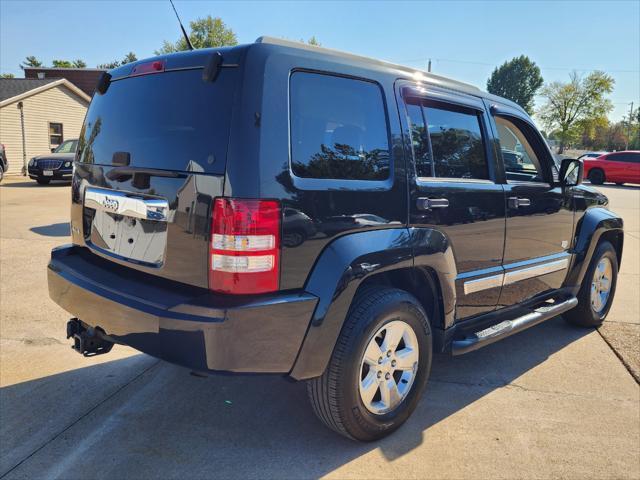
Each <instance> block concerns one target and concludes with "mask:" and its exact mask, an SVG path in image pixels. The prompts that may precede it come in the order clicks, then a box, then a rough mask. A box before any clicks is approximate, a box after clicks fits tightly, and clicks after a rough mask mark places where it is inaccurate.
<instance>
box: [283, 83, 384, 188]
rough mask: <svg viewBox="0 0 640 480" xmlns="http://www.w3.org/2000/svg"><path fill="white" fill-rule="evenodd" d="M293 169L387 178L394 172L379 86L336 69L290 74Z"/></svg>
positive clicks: (302, 172)
mask: <svg viewBox="0 0 640 480" xmlns="http://www.w3.org/2000/svg"><path fill="white" fill-rule="evenodd" d="M290 95H291V169H292V171H293V173H294V174H295V175H296V176H298V177H304V178H324V179H341V180H385V179H387V178H388V177H389V172H390V167H389V163H390V160H389V158H390V155H389V152H390V147H389V135H388V129H387V118H386V111H385V107H384V101H383V96H382V91H381V89H380V86H379V85H377V84H376V83H373V82H368V81H364V80H357V79H353V78H345V77H337V76H332V75H325V74H318V73H308V72H295V73H294V74H293V75H292V76H291V85H290Z"/></svg>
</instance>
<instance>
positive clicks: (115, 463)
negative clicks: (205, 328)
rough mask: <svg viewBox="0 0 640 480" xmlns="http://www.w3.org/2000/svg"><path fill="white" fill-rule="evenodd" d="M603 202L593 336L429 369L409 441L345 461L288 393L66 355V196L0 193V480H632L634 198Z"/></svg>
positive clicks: (636, 455) (153, 364) (295, 391)
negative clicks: (606, 232)
mask: <svg viewBox="0 0 640 480" xmlns="http://www.w3.org/2000/svg"><path fill="white" fill-rule="evenodd" d="M601 190H602V191H603V192H604V193H605V194H607V195H608V196H609V197H610V199H611V208H612V210H615V211H617V212H618V213H620V214H621V215H622V216H623V217H624V220H625V224H626V233H625V248H624V257H623V265H622V269H621V271H620V277H619V281H618V291H617V295H616V300H615V303H614V306H613V309H612V311H611V313H610V315H609V318H608V320H607V322H606V324H605V325H604V326H603V327H602V328H601V329H600V331H595V330H581V329H577V328H574V327H571V326H569V325H567V324H565V323H564V321H563V320H562V319H561V318H555V319H553V320H550V321H548V322H546V323H543V324H541V325H538V326H536V327H534V328H532V329H530V330H527V331H525V332H523V333H521V334H518V335H516V336H514V337H511V338H508V339H506V340H504V341H502V342H498V343H496V344H493V345H491V346H489V347H486V348H485V349H482V350H479V351H477V352H474V353H471V354H468V355H465V356H462V357H456V358H453V357H447V356H442V357H437V358H436V360H435V363H434V366H433V373H432V377H431V380H430V382H429V385H428V387H427V392H426V395H425V397H424V399H423V400H422V401H421V403H420V405H419V407H418V409H417V410H416V412H415V413H414V415H413V416H412V418H411V419H410V420H409V421H408V422H407V424H406V425H405V426H403V427H402V428H401V429H400V430H399V431H397V432H396V433H395V434H394V435H392V436H391V437H389V438H387V439H384V440H383V441H380V442H377V443H372V444H357V443H354V442H351V441H348V440H345V439H343V438H341V437H338V436H336V435H335V434H333V433H332V432H330V431H328V430H326V429H325V428H324V427H323V426H322V425H321V424H320V422H319V421H318V420H316V418H315V416H314V415H313V412H312V411H311V408H310V406H309V404H308V402H307V398H306V391H305V386H304V385H303V384H300V383H291V382H288V381H286V380H284V379H282V378H280V377H275V376H224V375H214V376H208V377H201V376H195V375H192V374H190V372H189V371H188V370H185V369H182V368H179V367H176V366H173V365H170V364H167V363H164V362H160V361H158V360H156V359H154V358H152V357H149V356H146V355H143V354H139V353H137V352H135V351H134V350H131V349H129V348H127V347H122V346H116V347H114V349H113V350H112V352H111V353H110V354H108V355H104V356H99V357H94V358H90V359H87V358H83V357H81V356H80V355H77V354H76V353H74V352H72V350H71V349H70V347H69V345H70V344H69V342H68V341H67V340H66V339H65V324H66V321H67V320H68V315H67V313H66V312H64V311H63V310H61V309H60V308H59V307H58V306H57V305H55V304H54V303H53V302H51V301H50V300H49V297H48V294H47V287H46V264H47V262H48V257H49V251H50V249H51V248H52V247H53V246H56V245H59V244H62V243H65V242H67V241H68V240H69V238H68V235H69V227H68V223H67V222H68V211H69V197H70V192H69V187H68V185H51V186H48V187H39V186H37V185H36V184H35V182H29V181H26V180H24V179H22V178H13V179H5V181H4V182H3V183H2V184H1V185H0V218H1V224H0V237H1V238H0V312H1V323H0V478H47V479H49V478H65V479H72V478H82V479H86V478H147V477H155V478H202V477H217V478H256V479H257V478H278V479H288V478H296V479H297V478H317V477H322V476H326V477H329V478H403V479H405V478H456V479H459V478H474V479H475V478H550V477H555V478H557V477H562V478H586V477H588V478H640V387H639V385H638V383H637V381H636V379H634V376H633V374H632V373H635V375H636V376H637V375H638V372H639V371H640V367H639V360H638V357H639V355H640V352H639V349H640V346H639V345H640V340H639V338H640V336H639V329H640V187H633V186H630V187H615V186H605V187H602V188H601ZM636 378H639V379H640V377H636Z"/></svg>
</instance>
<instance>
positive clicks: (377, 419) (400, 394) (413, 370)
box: [307, 287, 433, 441]
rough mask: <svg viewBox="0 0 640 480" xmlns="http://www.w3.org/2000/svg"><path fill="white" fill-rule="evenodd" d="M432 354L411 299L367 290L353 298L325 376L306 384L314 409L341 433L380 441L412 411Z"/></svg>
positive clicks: (395, 291) (425, 324)
mask: <svg viewBox="0 0 640 480" xmlns="http://www.w3.org/2000/svg"><path fill="white" fill-rule="evenodd" d="M432 355H433V346H432V337H431V327H430V325H429V321H428V318H427V315H426V313H425V311H424V309H423V308H422V306H421V305H420V303H419V302H418V301H417V300H416V299H415V297H413V296H412V295H410V294H409V293H407V292H405V291H402V290H398V289H394V288H385V287H371V288H367V289H365V290H364V291H362V292H359V294H358V295H357V296H356V298H355V299H354V302H353V304H352V306H351V308H350V310H349V314H348V316H347V319H346V321H345V324H344V326H343V328H342V332H341V333H340V337H339V338H338V341H337V343H336V346H335V349H334V352H333V355H332V357H331V359H330V361H329V365H328V366H327V368H326V370H325V372H324V374H323V375H322V376H321V377H318V378H314V379H312V380H310V381H309V382H308V383H307V391H308V393H309V398H310V400H311V404H312V406H313V409H314V411H315V413H316V415H317V416H318V417H319V418H320V420H322V421H323V422H324V424H325V425H326V426H327V427H329V428H331V429H333V430H335V431H336V432H338V433H340V434H341V435H344V436H346V437H349V438H352V439H354V440H360V441H372V440H377V439H379V438H382V437H384V436H386V435H388V434H390V433H391V432H393V431H394V430H396V429H397V428H398V427H400V426H401V425H402V424H403V423H404V422H405V421H406V420H407V418H409V416H410V415H411V413H412V412H413V410H414V409H415V408H416V405H417V404H418V401H419V400H420V397H421V395H422V391H423V390H424V387H425V385H426V383H427V379H428V378H429V373H430V370H431V359H432Z"/></svg>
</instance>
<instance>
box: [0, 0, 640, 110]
mask: <svg viewBox="0 0 640 480" xmlns="http://www.w3.org/2000/svg"><path fill="white" fill-rule="evenodd" d="M175 4H176V8H177V9H178V12H179V13H180V15H181V17H182V20H183V21H184V22H185V24H187V23H188V22H189V20H192V19H194V18H196V17H201V16H205V15H208V14H211V15H212V16H219V17H221V18H222V19H223V20H224V21H225V22H226V23H227V25H228V26H230V27H231V28H232V29H233V30H234V31H235V32H236V34H237V36H238V40H239V41H240V42H241V43H246V42H252V41H253V40H255V39H256V38H257V37H259V36H260V35H272V36H278V37H286V38H290V39H295V40H298V39H301V38H304V39H307V38H309V37H311V36H312V35H315V36H316V38H318V40H320V42H321V43H322V45H323V46H326V47H329V48H335V49H339V50H345V51H350V52H353V53H358V54H362V55H367V56H372V57H376V58H381V59H384V60H389V61H393V62H397V63H403V64H406V65H410V66H413V67H421V68H425V69H426V64H427V61H428V58H431V59H432V70H433V71H434V73H438V74H441V75H445V76H449V77H452V78H455V79H457V80H462V81H466V82H469V83H472V84H474V85H477V86H479V87H481V88H482V89H484V88H485V87H486V80H487V78H488V76H489V74H490V73H491V71H492V69H493V68H494V66H496V65H498V64H501V63H502V62H504V61H505V60H508V59H510V58H512V57H514V56H518V55H521V54H526V55H528V56H529V57H530V58H531V59H533V60H534V61H535V62H536V63H538V65H539V66H540V67H541V70H542V75H543V77H544V79H545V80H547V81H553V80H560V81H566V80H567V79H568V75H569V72H570V71H571V69H577V70H579V71H580V72H582V73H586V72H588V71H590V70H593V69H601V70H604V71H606V72H608V73H610V74H611V75H612V76H613V77H614V78H615V80H616V88H615V91H614V92H613V94H612V95H611V100H612V101H613V102H614V105H615V110H614V112H613V114H612V115H611V117H612V119H614V120H619V119H620V118H621V117H622V115H623V114H624V112H625V111H628V110H629V105H628V104H629V103H630V102H632V101H633V102H634V104H635V105H638V104H640V1H639V0H631V1H623V2H614V1H580V2H578V1H575V2H551V1H549V2H520V1H515V0H513V1H498V2H480V1H477V2H426V1H425V2H418V1H414V2H392V3H391V2H382V1H379V2H365V1H354V2H332V1H317V2H272V1H259V2H243V1H235V2H208V1H186V0H175ZM178 37H179V29H178V25H177V23H176V20H175V17H174V14H173V11H172V10H171V6H170V4H169V2H168V0H166V1H135V2H125V1H86V2H80V1H48V2H42V1H29V0H26V1H25V0H23V1H14V0H0V71H2V72H3V73H5V72H10V73H14V74H15V75H16V76H22V74H21V71H20V69H19V67H18V64H19V63H20V62H21V61H22V60H23V59H24V57H25V56H27V55H35V56H36V57H38V58H40V59H41V60H43V61H45V63H50V62H51V60H52V59H54V58H63V59H75V58H81V59H83V60H85V61H86V62H87V64H88V65H89V66H91V67H94V66H96V65H97V64H98V63H103V62H107V61H111V60H114V59H117V58H122V57H123V56H124V54H126V53H127V52H129V51H134V52H135V53H136V54H137V55H138V57H139V58H143V57H146V56H151V55H153V51H154V49H156V48H158V47H160V45H161V44H162V40H165V39H169V40H175V39H177V38H178Z"/></svg>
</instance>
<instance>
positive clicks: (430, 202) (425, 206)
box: [418, 197, 449, 210]
mask: <svg viewBox="0 0 640 480" xmlns="http://www.w3.org/2000/svg"><path fill="white" fill-rule="evenodd" d="M448 206H449V200H447V199H446V198H425V197H421V198H418V209H419V210H431V209H432V208H447V207H448Z"/></svg>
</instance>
